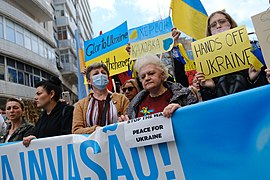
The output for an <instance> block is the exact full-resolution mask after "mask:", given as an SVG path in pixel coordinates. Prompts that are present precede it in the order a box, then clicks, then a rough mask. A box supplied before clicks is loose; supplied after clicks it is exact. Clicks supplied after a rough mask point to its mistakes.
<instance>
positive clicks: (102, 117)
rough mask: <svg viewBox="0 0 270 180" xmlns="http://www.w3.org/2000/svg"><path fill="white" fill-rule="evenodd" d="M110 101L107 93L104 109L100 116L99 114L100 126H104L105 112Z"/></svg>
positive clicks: (109, 95)
mask: <svg viewBox="0 0 270 180" xmlns="http://www.w3.org/2000/svg"><path fill="white" fill-rule="evenodd" d="M110 101H111V94H110V93H108V95H107V97H106V100H105V105H104V109H103V111H102V114H101V120H100V126H105V125H106V119H107V111H108V107H109V104H110Z"/></svg>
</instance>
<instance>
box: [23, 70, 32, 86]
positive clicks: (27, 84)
mask: <svg viewBox="0 0 270 180" xmlns="http://www.w3.org/2000/svg"><path fill="white" fill-rule="evenodd" d="M24 77H25V82H24V84H25V85H26V86H31V84H30V79H29V78H30V76H29V73H26V72H25V73H24Z"/></svg>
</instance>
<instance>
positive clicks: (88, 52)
mask: <svg viewBox="0 0 270 180" xmlns="http://www.w3.org/2000/svg"><path fill="white" fill-rule="evenodd" d="M128 40H129V38H128V30H127V22H124V23H123V24H121V25H120V26H118V27H116V28H115V29H113V30H111V31H109V32H107V33H105V34H102V35H100V36H98V37H96V38H94V39H91V40H89V41H85V42H84V57H85V64H86V66H90V65H91V64H93V63H95V62H102V63H104V64H106V66H107V67H108V69H109V71H110V76H112V75H115V74H119V73H122V72H125V71H127V70H128V63H129V59H130V57H129V54H128V53H127V52H126V50H125V47H126V45H127V43H128Z"/></svg>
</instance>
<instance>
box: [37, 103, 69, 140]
mask: <svg viewBox="0 0 270 180" xmlns="http://www.w3.org/2000/svg"><path fill="white" fill-rule="evenodd" d="M73 109H74V107H73V106H68V105H66V103H63V102H58V103H57V105H56V106H55V107H54V109H53V110H52V112H51V113H50V114H49V115H47V113H46V112H42V113H41V115H40V118H39V120H38V122H37V124H36V127H35V130H34V133H33V135H35V136H36V137H37V138H44V137H51V136H59V135H65V134H71V127H72V117H73Z"/></svg>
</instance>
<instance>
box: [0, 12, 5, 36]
mask: <svg viewBox="0 0 270 180" xmlns="http://www.w3.org/2000/svg"><path fill="white" fill-rule="evenodd" d="M3 37H4V31H3V17H2V16H0V38H3Z"/></svg>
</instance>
